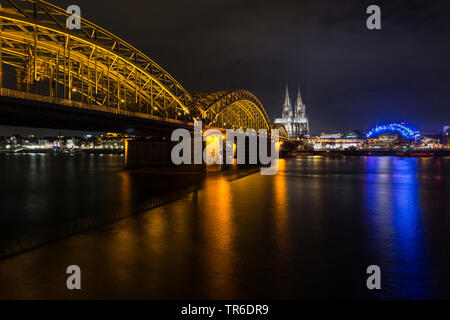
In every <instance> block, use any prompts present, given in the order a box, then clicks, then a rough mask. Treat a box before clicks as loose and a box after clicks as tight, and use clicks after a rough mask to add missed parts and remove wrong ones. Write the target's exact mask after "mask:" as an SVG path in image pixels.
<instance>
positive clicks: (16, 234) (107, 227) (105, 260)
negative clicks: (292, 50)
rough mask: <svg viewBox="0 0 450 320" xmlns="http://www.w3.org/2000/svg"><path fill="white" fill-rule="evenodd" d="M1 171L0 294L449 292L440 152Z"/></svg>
mask: <svg viewBox="0 0 450 320" xmlns="http://www.w3.org/2000/svg"><path fill="white" fill-rule="evenodd" d="M0 178H1V180H0V181H1V185H0V200H1V212H0V235H1V240H0V247H1V249H2V254H3V260H2V261H0V282H1V283H2V286H1V287H0V298H28V299H30V298H31V299H32V298H149V299H158V298H175V299H182V298H189V299H195V298H207V299H235V298H250V299H260V298H273V299H288V298H356V299H357V298H374V299H380V298H382V299H383V298H384V299H391V298H395V299H427V298H450V272H449V270H450V249H449V248H450V197H449V196H450V159H449V158H396V157H342V158H325V157H320V156H310V157H299V158H292V159H287V160H285V159H282V160H280V171H279V173H278V174H277V175H275V176H261V175H260V174H259V173H254V174H251V175H247V176H244V177H238V176H236V175H234V176H233V175H221V174H211V175H206V176H204V175H199V174H182V173H176V174H174V173H168V172H166V173H164V172H149V171H146V170H138V171H125V170H123V157H122V156H120V155H104V156H101V155H83V154H80V155H72V156H71V155H38V154H36V155H30V154H28V155H6V154H1V155H0ZM175 199H178V200H175ZM174 200H175V201H174ZM150 208H153V209H151V210H148V209H150ZM135 212H141V213H140V214H134V215H131V214H132V213H135ZM122 218H123V219H122ZM118 219H120V220H118ZM115 220H118V221H116V222H114V223H110V224H106V223H109V222H111V221H115ZM98 225H100V226H98ZM96 226H97V227H96ZM86 229H88V230H86ZM83 230H86V231H84V232H82V233H80V232H81V231H83ZM71 234H76V235H74V236H71V237H68V236H69V235H71ZM56 239H61V240H59V241H53V240H56ZM49 241H53V242H51V243H48V242H49ZM41 244H45V245H43V246H40V247H39V248H37V249H33V250H29V249H31V248H34V247H35V246H38V245H41ZM23 250H28V251H27V252H25V253H22V254H18V255H17V253H18V252H20V251H23ZM11 255H13V256H11ZM70 264H78V265H79V266H80V267H81V269H82V272H83V290H82V291H80V292H76V293H75V292H73V291H68V290H67V289H66V287H65V279H66V277H67V275H66V274H65V268H66V267H67V266H68V265H70ZM369 265H378V266H379V267H380V269H381V285H382V289H381V290H376V291H369V290H368V289H367V287H366V279H367V277H368V276H369V275H367V274H366V268H367V267H368V266H369Z"/></svg>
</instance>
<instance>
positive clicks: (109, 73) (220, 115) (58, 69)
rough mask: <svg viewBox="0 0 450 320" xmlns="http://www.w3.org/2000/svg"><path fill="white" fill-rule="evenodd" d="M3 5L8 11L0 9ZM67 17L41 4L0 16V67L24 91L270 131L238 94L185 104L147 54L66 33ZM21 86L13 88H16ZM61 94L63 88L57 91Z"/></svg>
mask: <svg viewBox="0 0 450 320" xmlns="http://www.w3.org/2000/svg"><path fill="white" fill-rule="evenodd" d="M5 4H6V5H5ZM69 15H70V14H68V13H67V12H66V11H65V10H64V9H62V8H59V7H57V6H54V5H52V4H50V3H48V2H45V1H38V0H21V1H20V2H19V1H17V0H7V1H6V2H5V3H4V6H3V7H1V8H0V24H1V25H0V42H1V46H0V47H1V61H2V63H4V64H6V65H11V66H13V67H14V68H16V69H17V70H18V75H17V78H18V79H20V81H21V82H23V83H25V84H27V85H28V84H30V83H33V84H35V83H36V82H38V81H40V80H46V81H49V83H50V94H49V95H50V96H52V95H56V96H58V94H59V93H60V90H59V89H60V88H61V87H62V89H63V93H64V98H68V99H69V100H72V98H73V96H75V95H78V96H80V97H81V102H87V103H90V104H97V105H101V106H108V107H113V108H118V109H123V110H128V111H132V112H140V113H147V114H155V115H158V116H162V117H164V118H169V119H180V120H183V121H192V120H195V119H203V120H204V121H205V124H206V125H208V126H215V127H221V128H241V127H242V128H251V129H256V130H259V129H267V130H270V129H271V125H270V121H269V118H268V116H267V113H266V111H265V110H264V107H263V106H262V104H261V102H260V101H259V100H258V99H257V98H256V97H255V96H254V95H253V94H252V93H250V92H248V91H243V90H236V91H229V92H225V91H220V92H215V93H209V94H199V95H196V96H194V97H193V96H191V95H190V94H189V93H188V92H187V91H186V90H185V89H184V88H183V87H182V86H181V85H180V84H179V83H178V82H177V81H176V80H175V79H174V78H173V77H172V76H170V75H169V74H168V73H167V72H166V71H164V70H163V69H162V68H161V67H160V66H159V65H158V64H156V63H155V62H154V61H152V60H151V59H150V58H148V57H147V56H146V55H145V54H143V53H142V52H140V51H139V50H137V49H136V48H134V47H132V46H131V45H130V44H128V43H127V42H125V41H123V40H122V39H120V38H118V37H116V36H115V35H113V34H112V33H110V32H108V31H106V30H104V29H102V28H100V27H99V26H97V25H95V24H93V23H92V22H89V21H87V20H85V19H81V29H80V30H72V31H71V30H68V29H67V28H66V20H67V18H68V16H69ZM18 82H19V81H18ZM59 86H61V87H59Z"/></svg>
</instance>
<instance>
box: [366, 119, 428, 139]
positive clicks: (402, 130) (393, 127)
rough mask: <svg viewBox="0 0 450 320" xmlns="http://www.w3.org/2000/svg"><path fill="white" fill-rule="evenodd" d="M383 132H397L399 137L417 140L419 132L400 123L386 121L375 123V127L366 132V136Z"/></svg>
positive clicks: (374, 135) (373, 135)
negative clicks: (379, 123) (381, 123)
mask: <svg viewBox="0 0 450 320" xmlns="http://www.w3.org/2000/svg"><path fill="white" fill-rule="evenodd" d="M384 132H398V133H399V134H400V136H401V137H403V138H405V139H408V140H419V139H420V132H419V131H417V130H413V129H412V128H409V127H407V126H405V125H404V124H401V123H388V124H383V125H377V126H376V127H375V128H373V129H372V130H370V131H369V133H367V135H366V137H367V138H373V137H377V136H379V135H380V134H382V133H384Z"/></svg>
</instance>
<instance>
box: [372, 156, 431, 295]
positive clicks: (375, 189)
mask: <svg viewBox="0 0 450 320" xmlns="http://www.w3.org/2000/svg"><path fill="white" fill-rule="evenodd" d="M418 161H419V160H418V159H414V158H407V159H404V158H388V157H383V158H375V157H371V158H368V159H367V162H366V166H367V171H368V172H369V173H368V174H367V175H366V186H365V192H366V200H367V212H368V215H369V216H368V222H369V230H368V231H369V233H370V234H369V235H368V237H369V238H370V242H369V243H370V245H371V246H372V247H375V251H374V252H373V258H372V259H373V261H378V264H379V265H380V267H382V270H383V272H384V274H387V275H388V276H389V278H390V280H391V281H390V282H387V283H386V284H385V287H387V288H388V290H389V291H390V292H391V294H392V297H396V298H403V299H404V298H411V297H414V298H426V297H429V290H428V289H427V288H428V287H429V283H428V280H429V279H430V278H431V277H432V275H431V274H430V266H429V264H430V260H429V256H428V254H427V252H426V248H427V244H426V243H425V240H426V239H425V237H424V233H423V225H424V221H423V220H422V219H421V211H422V209H423V208H422V205H421V204H420V203H419V193H420V185H419V183H418V179H417V175H418V174H419V171H420V169H419V168H418Z"/></svg>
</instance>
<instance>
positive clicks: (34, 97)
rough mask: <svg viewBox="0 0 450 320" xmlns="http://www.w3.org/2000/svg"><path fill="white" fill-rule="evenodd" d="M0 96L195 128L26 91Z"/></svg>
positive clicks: (5, 90)
mask: <svg viewBox="0 0 450 320" xmlns="http://www.w3.org/2000/svg"><path fill="white" fill-rule="evenodd" d="M0 96H2V97H8V98H16V99H21V100H29V101H30V100H31V101H38V102H44V103H48V104H53V105H60V106H65V107H72V108H77V109H83V110H89V111H98V112H107V113H111V114H115V115H121V116H125V117H134V118H143V119H149V120H156V121H162V122H168V123H173V124H178V125H184V126H186V125H188V126H193V125H194V124H193V123H190V122H184V121H181V120H175V119H170V118H164V117H160V116H155V115H150V114H146V113H141V112H135V111H129V110H124V109H119V108H112V107H108V106H100V105H94V104H88V103H83V102H79V101H73V100H68V99H61V98H55V97H49V96H44V95H40V94H35V93H29V92H24V91H17V90H13V89H8V88H0Z"/></svg>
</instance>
